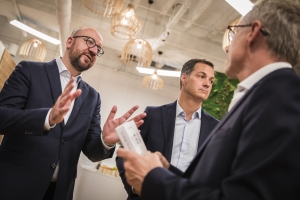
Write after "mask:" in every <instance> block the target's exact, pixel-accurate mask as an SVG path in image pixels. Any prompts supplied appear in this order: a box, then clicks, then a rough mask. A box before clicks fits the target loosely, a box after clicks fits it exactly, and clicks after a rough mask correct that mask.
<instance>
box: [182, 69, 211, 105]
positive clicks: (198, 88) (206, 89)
mask: <svg viewBox="0 0 300 200" xmlns="http://www.w3.org/2000/svg"><path fill="white" fill-rule="evenodd" d="M214 73H215V72H214V69H213V68H212V67H211V66H209V65H207V64H204V63H196V64H195V66H194V70H193V71H192V72H191V73H190V75H189V76H187V75H186V74H182V76H181V82H182V92H184V93H185V94H187V95H188V96H190V97H192V98H194V99H197V101H201V102H202V101H205V100H206V99H207V98H208V96H209V94H210V91H211V88H212V84H213V82H214V77H215V75H214Z"/></svg>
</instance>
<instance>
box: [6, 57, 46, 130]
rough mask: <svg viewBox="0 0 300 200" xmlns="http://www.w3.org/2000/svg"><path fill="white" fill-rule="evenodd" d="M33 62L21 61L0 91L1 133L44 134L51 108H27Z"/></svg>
mask: <svg viewBox="0 0 300 200" xmlns="http://www.w3.org/2000/svg"><path fill="white" fill-rule="evenodd" d="M30 65H31V64H29V62H26V61H22V62H20V63H19V64H18V65H17V66H16V69H15V70H14V71H13V72H12V74H11V75H10V77H9V78H8V80H7V81H6V82H5V85H4V87H3V89H2V91H1V93H0V133H1V134H4V135H22V134H29V135H44V134H46V133H47V131H44V123H45V118H46V115H47V113H48V111H49V110H50V108H30V109H27V108H26V104H27V99H28V98H29V92H30V90H31V79H32V78H33V77H32V76H31V74H32V73H31V66H30Z"/></svg>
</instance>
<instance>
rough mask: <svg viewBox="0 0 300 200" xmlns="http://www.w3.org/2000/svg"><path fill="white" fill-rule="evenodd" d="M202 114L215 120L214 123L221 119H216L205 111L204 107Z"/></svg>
mask: <svg viewBox="0 0 300 200" xmlns="http://www.w3.org/2000/svg"><path fill="white" fill-rule="evenodd" d="M202 114H203V116H204V117H206V118H207V119H208V120H210V121H212V122H214V123H218V122H219V120H218V119H216V118H215V117H213V116H212V115H210V114H208V113H207V112H205V111H204V110H203V109H202Z"/></svg>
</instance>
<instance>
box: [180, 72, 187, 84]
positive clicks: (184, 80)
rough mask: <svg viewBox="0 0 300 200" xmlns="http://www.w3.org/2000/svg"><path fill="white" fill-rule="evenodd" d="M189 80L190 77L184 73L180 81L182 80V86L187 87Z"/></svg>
mask: <svg viewBox="0 0 300 200" xmlns="http://www.w3.org/2000/svg"><path fill="white" fill-rule="evenodd" d="M187 78H188V76H187V75H186V74H185V73H183V74H182V75H181V77H180V80H181V83H182V86H184V85H185V83H186V80H187Z"/></svg>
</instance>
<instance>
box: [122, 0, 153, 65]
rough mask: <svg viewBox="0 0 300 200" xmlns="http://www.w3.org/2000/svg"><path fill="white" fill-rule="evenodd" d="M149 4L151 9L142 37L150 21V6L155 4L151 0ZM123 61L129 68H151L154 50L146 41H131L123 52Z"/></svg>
mask: <svg viewBox="0 0 300 200" xmlns="http://www.w3.org/2000/svg"><path fill="white" fill-rule="evenodd" d="M148 2H149V8H148V12H147V16H146V20H145V24H144V27H143V31H142V36H143V33H144V30H145V26H146V22H147V19H148V14H149V9H150V5H151V4H152V3H153V1H152V0H149V1H148ZM121 61H122V62H123V63H124V64H125V65H127V66H134V67H149V66H150V65H151V62H152V48H151V46H150V44H149V43H148V42H147V41H146V40H144V39H138V38H136V39H131V40H129V41H128V42H127V43H126V45H125V46H124V48H123V50H122V54H121Z"/></svg>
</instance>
